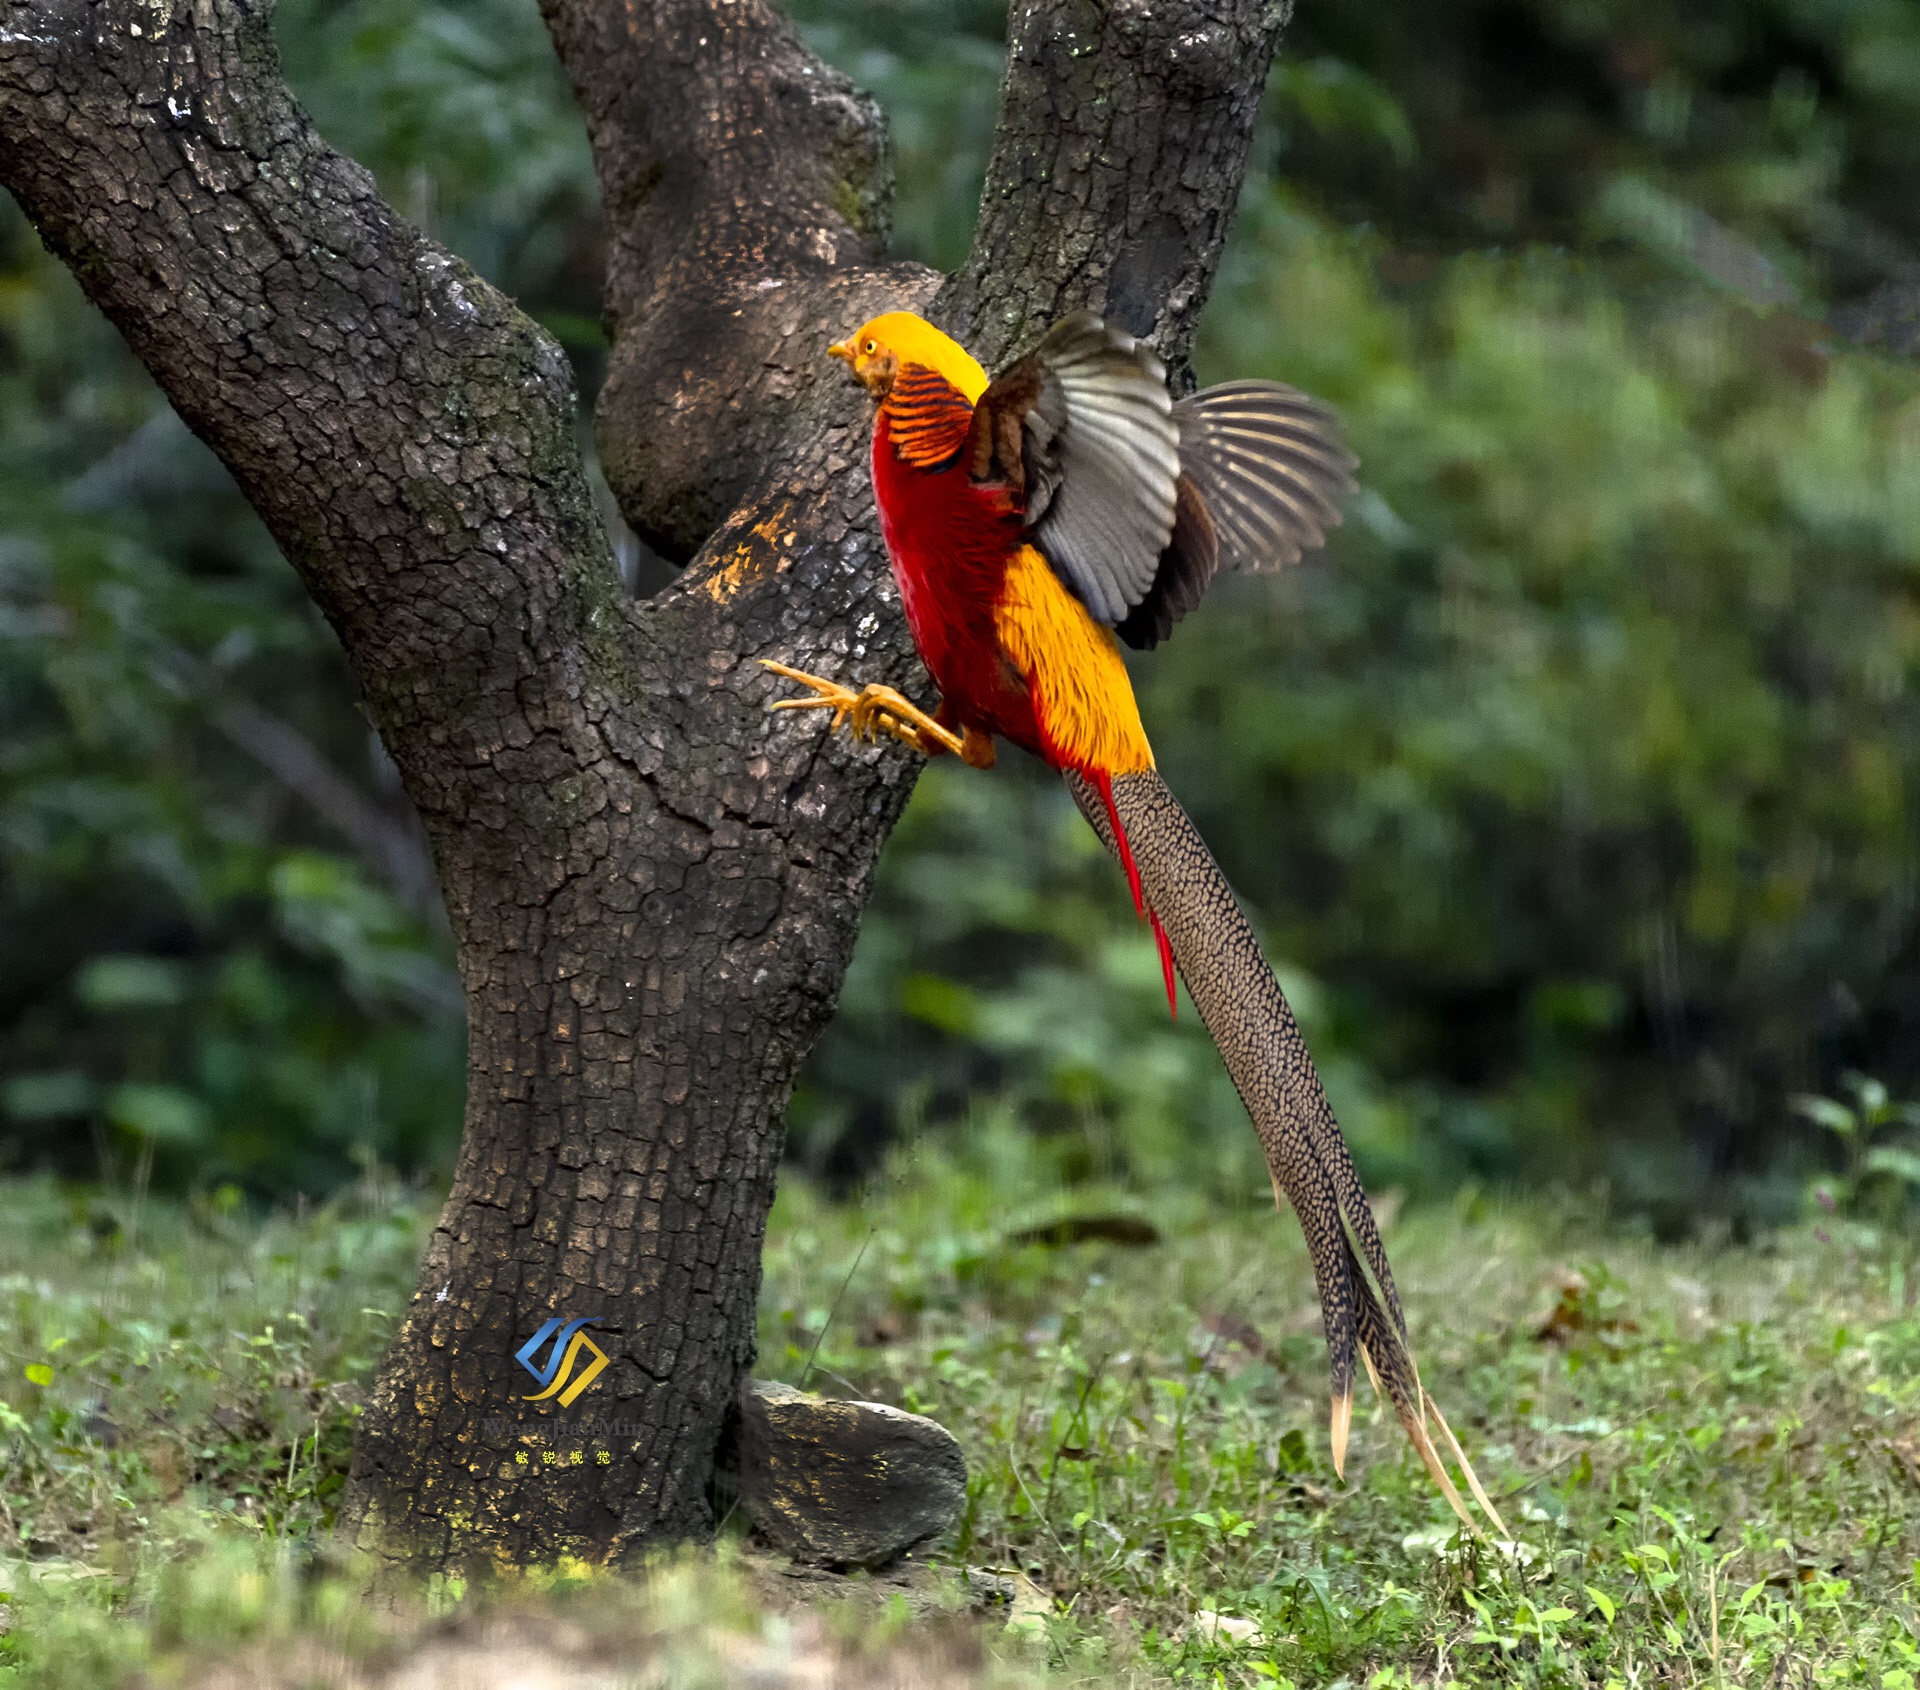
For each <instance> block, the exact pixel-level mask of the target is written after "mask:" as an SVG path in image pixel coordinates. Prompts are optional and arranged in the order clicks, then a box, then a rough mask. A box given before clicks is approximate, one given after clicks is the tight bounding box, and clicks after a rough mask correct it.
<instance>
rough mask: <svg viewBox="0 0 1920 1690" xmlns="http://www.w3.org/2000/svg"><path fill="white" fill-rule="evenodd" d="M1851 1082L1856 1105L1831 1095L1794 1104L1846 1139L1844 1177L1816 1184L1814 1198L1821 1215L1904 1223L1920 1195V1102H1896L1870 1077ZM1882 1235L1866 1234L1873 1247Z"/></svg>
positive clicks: (1796, 1110) (1812, 1188)
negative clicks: (1916, 1134)
mask: <svg viewBox="0 0 1920 1690" xmlns="http://www.w3.org/2000/svg"><path fill="white" fill-rule="evenodd" d="M1846 1078H1847V1089H1848V1091H1850V1092H1851V1093H1852V1094H1853V1103H1852V1105H1851V1106H1849V1105H1847V1104H1844V1103H1841V1102H1839V1101H1837V1100H1836V1099H1834V1098H1831V1097H1796V1098H1795V1099H1794V1100H1793V1109H1794V1113H1795V1114H1797V1115H1803V1116H1805V1117H1806V1118H1807V1119H1808V1120H1809V1121H1812V1122H1813V1123H1814V1124H1815V1125H1817V1126H1821V1127H1824V1128H1826V1130H1827V1131H1828V1132H1830V1133H1832V1134H1833V1136H1834V1137H1835V1138H1837V1139H1838V1140H1839V1141H1840V1147H1841V1153H1842V1158H1843V1165H1842V1168H1841V1171H1840V1173H1839V1175H1838V1176H1837V1177H1823V1178H1819V1179H1816V1180H1814V1181H1813V1182H1812V1184H1811V1185H1810V1187H1809V1188H1808V1197H1809V1199H1810V1201H1811V1203H1812V1206H1813V1209H1814V1212H1815V1213H1816V1214H1819V1213H1821V1212H1826V1213H1829V1214H1830V1213H1833V1212H1834V1211H1836V1210H1838V1211H1839V1212H1840V1213H1842V1214H1845V1215H1850V1216H1855V1217H1858V1218H1860V1219H1863V1220H1869V1221H1875V1222H1878V1223H1879V1224H1881V1225H1898V1224H1900V1223H1901V1222H1903V1221H1904V1220H1905V1219H1906V1218H1907V1213H1908V1206H1909V1205H1910V1203H1911V1202H1912V1200H1913V1198H1914V1196H1915V1195H1916V1194H1917V1193H1920V1152H1917V1151H1916V1147H1915V1141H1914V1139H1913V1137H1912V1133H1913V1131H1914V1130H1915V1129H1920V1103H1896V1102H1895V1101H1894V1100H1893V1099H1892V1098H1891V1097H1889V1096H1888V1095H1887V1088H1886V1087H1885V1086H1884V1085H1882V1084H1881V1083H1880V1082H1879V1081H1878V1080H1875V1079H1869V1078H1868V1077H1867V1076H1866V1075H1864V1074H1849V1075H1848V1076H1847V1077H1846ZM1902 1128H1905V1129H1906V1134H1905V1135H1904V1136H1903V1135H1902V1133H1901V1129H1902ZM1890 1129H1891V1130H1890ZM1877 1236H1878V1235H1877V1233H1876V1232H1874V1231H1873V1230H1872V1229H1871V1228H1869V1229H1866V1230H1865V1231H1863V1233H1862V1234H1861V1237H1862V1238H1863V1239H1864V1240H1865V1241H1867V1242H1870V1243H1871V1242H1875V1241H1877Z"/></svg>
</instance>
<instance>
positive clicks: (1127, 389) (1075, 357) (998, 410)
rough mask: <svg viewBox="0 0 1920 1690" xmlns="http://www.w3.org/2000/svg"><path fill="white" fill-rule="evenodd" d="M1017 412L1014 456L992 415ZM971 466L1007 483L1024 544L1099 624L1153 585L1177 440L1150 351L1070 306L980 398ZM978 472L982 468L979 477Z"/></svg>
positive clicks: (1161, 375) (1118, 615)
mask: <svg viewBox="0 0 1920 1690" xmlns="http://www.w3.org/2000/svg"><path fill="white" fill-rule="evenodd" d="M1014 408H1018V409H1019V413H1020V424H1021V441H1022V451H1021V462H1020V464H1019V466H1018V467H1017V469H1016V467H1015V466H1014V465H1012V464H1011V463H1009V462H1008V461H1007V458H1008V455H1009V454H1008V452H1007V450H1006V445H1007V443H1008V434H1009V431H1008V430H1007V428H1006V425H1005V422H1004V420H1003V419H1004V418H1005V416H1006V415H1007V414H1008V412H1009V411H1010V410H1012V409H1014ZM972 465H973V473H974V474H975V476H976V477H978V478H980V479H989V478H997V479H1002V480H1005V481H1007V482H1008V483H1009V484H1011V485H1013V486H1015V488H1016V490H1017V491H1019V492H1020V493H1021V494H1022V495H1023V496H1024V499H1025V510H1026V517H1027V521H1028V523H1029V525H1030V526H1031V528H1032V530H1033V538H1034V544H1035V545H1037V546H1038V547H1039V548H1040V550H1041V552H1042V553H1043V554H1044V555H1045V556H1046V558H1047V560H1048V562H1050V563H1051V564H1052V565H1053V567H1054V568H1055V569H1056V570H1057V571H1058V572H1059V573H1060V575H1061V576H1062V578H1063V579H1064V580H1065V581H1066V582H1067V584H1068V585H1069V586H1070V587H1071V588H1072V589H1073V590H1074V592H1075V593H1077V594H1078V595H1079V597H1080V599H1081V601H1082V602H1083V603H1084V604H1085V605H1086V607H1087V609H1088V610H1089V611H1090V612H1091V613H1092V614H1093V615H1094V616H1095V617H1096V618H1097V619H1098V620H1100V621H1102V622H1105V623H1107V624H1109V625H1112V624H1113V623H1116V622H1119V621H1121V620H1122V619H1123V618H1124V617H1125V616H1126V614H1127V612H1128V611H1129V610H1130V609H1131V608H1132V607H1133V606H1134V605H1135V604H1137V603H1139V601H1140V600H1141V599H1142V598H1144V597H1145V596H1146V595H1147V593H1148V592H1149V591H1150V590H1151V589H1152V587H1153V581H1154V576H1155V574H1156V572H1157V571H1158V569H1159V565H1160V554H1161V553H1162V552H1163V551H1164V550H1165V549H1166V546H1167V542H1168V540H1169V539H1170V538H1171V536H1172V534H1173V529H1174V509H1175V503H1176V497H1177V495H1176V484H1177V483H1178V481H1179V478H1180V436H1179V430H1178V429H1177V428H1176V427H1175V425H1174V421H1173V401H1172V400H1171V399H1170V398H1169V397H1168V394H1167V373H1166V369H1165V366H1163V365H1162V364H1161V362H1160V360H1159V359H1158V358H1156V357H1155V356H1154V354H1153V352H1152V349H1151V348H1149V347H1147V346H1144V345H1142V344H1141V343H1140V342H1139V341H1137V340H1135V339H1134V337H1133V336H1132V335H1130V334H1127V333H1126V332H1125V331H1124V330H1121V329H1117V328H1113V327H1111V326H1109V325H1108V324H1106V323H1104V322H1102V321H1101V319H1100V318H1098V317H1096V316H1095V315H1094V314H1093V313H1092V312H1090V311H1076V312H1075V313H1073V314H1072V315H1071V316H1068V317H1063V318H1062V319H1061V320H1060V321H1059V322H1058V323H1056V324H1055V325H1054V326H1053V328H1051V329H1050V330H1049V331H1048V332H1047V334H1046V336H1045V338H1044V339H1042V340H1041V342H1040V344H1039V345H1038V346H1037V347H1035V348H1034V350H1033V351H1032V352H1031V353H1030V354H1028V356H1027V357H1025V358H1023V359H1021V360H1019V361H1018V362H1017V363H1016V364H1014V365H1013V366H1012V367H1011V368H1009V369H1008V370H1007V371H1006V372H1005V373H1004V374H1002V375H1001V376H1000V377H999V379H998V380H996V381H995V382H994V383H993V385H992V386H991V387H989V388H988V389H987V391H986V392H985V393H984V394H983V395H982V396H981V399H980V403H979V405H978V407H976V421H975V428H974V455H973V459H972ZM983 472H984V473H983Z"/></svg>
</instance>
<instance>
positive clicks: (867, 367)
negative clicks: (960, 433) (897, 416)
mask: <svg viewBox="0 0 1920 1690" xmlns="http://www.w3.org/2000/svg"><path fill="white" fill-rule="evenodd" d="M827 351H828V352H829V353H831V354H832V355H833V356H834V357H836V358H838V359H839V360H840V361H841V362H842V363H844V364H845V365H846V366H847V368H848V369H849V370H851V371H852V372H853V379H854V380H855V381H857V382H859V384H860V385H861V386H862V387H864V388H865V389H866V390H867V391H868V392H869V393H871V394H872V395H873V396H874V398H876V399H884V398H886V396H887V395H888V394H889V393H891V392H892V391H893V382H894V377H896V376H897V375H899V373H900V366H901V365H902V364H925V365H926V366H927V368H929V369H931V370H937V371H938V372H939V373H940V374H941V375H943V376H945V377H946V378H947V380H948V381H950V382H952V383H953V385H954V386H955V387H957V388H958V389H959V390H960V391H961V392H962V393H964V394H965V395H966V396H967V398H968V399H969V400H974V399H978V398H979V397H980V395H981V394H982V393H984V392H985V391H986V386H987V373H986V371H985V370H983V369H981V368H980V366H979V364H978V363H976V362H975V361H974V359H973V357H972V355H971V354H970V353H969V352H968V351H967V349H966V348H965V347H964V346H962V345H961V344H960V343H959V342H958V341H957V340H955V339H953V338H952V337H951V336H950V335H944V334H942V333H941V332H940V331H939V330H938V329H936V328H935V327H934V326H933V325H932V324H931V323H929V322H928V321H927V320H926V319H925V318H924V317H916V316H915V315H914V314H913V313H912V312H911V311H889V312H887V313H886V314H885V315H884V316H880V317H875V318H874V319H873V320H872V321H871V322H868V323H864V324H862V325H861V326H860V327H859V328H858V329H856V330H855V331H854V332H853V333H852V334H850V335H848V336H847V338H846V339H845V340H842V341H838V342H836V343H835V344H834V345H832V346H829V347H828V348H827Z"/></svg>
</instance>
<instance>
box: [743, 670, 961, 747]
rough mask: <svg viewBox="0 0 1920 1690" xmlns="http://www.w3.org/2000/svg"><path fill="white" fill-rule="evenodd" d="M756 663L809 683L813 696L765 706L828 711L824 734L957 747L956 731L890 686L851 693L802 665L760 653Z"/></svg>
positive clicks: (873, 686)
mask: <svg viewBox="0 0 1920 1690" xmlns="http://www.w3.org/2000/svg"><path fill="white" fill-rule="evenodd" d="M760 662H761V665H762V667H764V668H767V669H771V670H772V671H773V672H774V673H775V674H776V675H784V676H785V677H786V678H787V679H788V680H790V681H798V682H799V683H800V684H801V685H802V686H806V687H811V688H812V689H813V691H814V694H815V696H814V697H812V698H780V699H775V700H774V702H773V703H772V705H770V706H769V708H770V709H774V710H831V711H832V712H833V725H832V728H831V729H829V732H836V733H837V732H838V731H839V730H840V729H841V728H842V727H843V726H844V727H848V728H850V729H851V730H852V732H853V737H854V738H855V739H861V740H868V741H871V740H874V739H876V738H877V737H878V736H879V735H880V734H881V733H883V732H884V733H890V734H892V735H893V737H894V738H895V739H897V740H899V741H900V742H901V743H902V744H905V745H910V746H912V747H913V748H914V750H916V751H925V750H927V749H928V741H929V740H931V741H933V742H935V743H937V744H938V745H940V746H942V747H944V748H945V749H946V750H948V751H951V752H954V753H955V754H959V753H960V752H961V751H962V743H961V739H960V736H959V735H958V734H956V733H955V732H954V731H953V730H952V729H951V728H948V727H945V726H943V725H942V724H941V723H939V722H936V721H935V720H934V719H933V718H932V717H931V716H929V715H928V714H927V713H926V712H925V711H924V710H922V709H921V708H920V707H919V706H918V705H917V704H915V703H913V702H912V700H910V699H907V698H904V697H902V696H901V695H900V694H899V693H898V692H896V691H895V690H894V689H893V688H892V687H886V686H881V685H880V684H879V683H878V682H871V683H869V684H868V685H867V686H864V687H862V688H861V689H860V691H858V692H855V691H854V690H853V689H852V688H851V687H844V686H842V685H841V684H840V683H839V682H838V681H829V680H827V679H826V678H825V677H824V676H822V675H809V674H808V673H807V672H806V671H805V670H803V669H790V668H789V667H788V666H787V665H786V664H784V663H776V662H774V660H773V659H772V658H770V657H763V658H761V659H760Z"/></svg>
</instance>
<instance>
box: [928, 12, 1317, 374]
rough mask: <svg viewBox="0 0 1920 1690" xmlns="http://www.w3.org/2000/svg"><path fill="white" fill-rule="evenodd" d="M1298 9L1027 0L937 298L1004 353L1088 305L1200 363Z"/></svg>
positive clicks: (1011, 27) (990, 355) (1014, 19)
mask: <svg viewBox="0 0 1920 1690" xmlns="http://www.w3.org/2000/svg"><path fill="white" fill-rule="evenodd" d="M1290 9H1291V8H1290V5H1289V3H1288V0H1205V3H1202V4H1186V5H1180V4H1173V5H1169V4H1165V3H1162V0H1029V3H1027V4H1025V5H1016V6H1015V7H1014V9H1013V12H1012V15H1011V16H1010V17H1009V18H1008V20H1007V70H1006V76H1005V78H1004V80H1003V81H1002V83H1001V90H1000V122H999V127H998V129H997V130H996V132H995V136H994V146H993V155H992V157H991V159H990V160H989V161H988V164H987V179H986V187H985V190H984V191H983V192H982V194H981V196H980V221H979V224H978V225H977V227H976V228H975V230H974V236H973V247H972V250H971V251H970V252H969V254H968V256H967V262H966V263H965V265H963V266H962V267H961V269H960V271H959V272H958V274H956V275H955V276H954V278H953V280H952V281H951V283H949V285H948V287H947V289H946V290H945V292H944V293H943V294H942V295H941V298H940V303H939V306H938V307H937V310H938V312H939V314H940V316H941V319H942V321H943V322H946V323H948V324H949V325H952V324H958V325H961V326H962V328H964V329H965V330H966V331H968V335H969V338H968V344H969V346H970V347H971V348H972V350H973V351H974V353H975V354H976V355H977V356H978V357H979V358H980V360H981V362H982V363H984V364H985V365H986V366H987V368H988V369H992V368H994V367H995V366H996V365H997V364H998V363H999V362H1000V361H1001V360H1002V359H1004V358H1005V357H1007V355H1008V354H1009V353H1011V352H1012V351H1013V350H1014V349H1015V348H1016V347H1018V346H1020V345H1021V344H1022V343H1024V342H1026V341H1028V340H1031V339H1033V338H1035V337H1037V336H1038V335H1039V334H1040V333H1041V332H1042V331H1044V330H1045V329H1046V327H1047V326H1048V325H1049V324H1050V323H1052V322H1054V321H1055V320H1056V319H1057V318H1059V317H1061V316H1064V315H1065V314H1066V313H1067V312H1068V311H1073V310H1078V309H1081V308H1082V307H1085V308H1087V309H1091V310H1095V311H1098V312H1100V313H1101V314H1102V315H1103V316H1105V317H1107V318H1108V319H1110V320H1111V321H1113V322H1116V323H1118V324H1120V326H1121V327H1123V328H1125V329H1127V330H1128V331H1129V332H1130V333H1132V334H1136V335H1139V336H1141V337H1142V338H1145V339H1150V340H1152V341H1153V342H1154V344H1155V345H1156V346H1157V347H1158V348H1159V349H1160V351H1161V353H1162V354H1163V355H1164V356H1165V357H1166V358H1167V360H1168V362H1169V363H1170V364H1171V365H1173V366H1174V367H1176V368H1178V367H1180V366H1183V365H1184V364H1185V362H1186V358H1187V355H1188V353H1189V351H1190V350H1191V348H1192V345H1193V334H1194V329H1195V327H1196V326H1197V324H1198V322H1199V319H1200V311H1201V308H1202V307H1203V306H1204V305H1205V304H1206V302H1207V294H1208V292H1209V290H1210V289H1211V288H1212V286H1213V277H1214V272H1215V271H1216V270H1217V269H1218V268H1219V264H1220V254H1221V251H1222V249H1223V248H1224V246H1225V245H1226V238H1227V227H1228V225H1229V223H1230V222H1231V221H1232V218H1233V212H1234V207H1235V206H1236V205H1237V204H1238V203H1239V199H1240V185H1241V183H1242V181H1243V180H1244V179H1245V176H1246V168H1247V152H1248V148H1249V146H1250V144H1251V142H1252V140H1253V125H1254V119H1255V118H1256V117H1257V116H1258V114H1259V110H1260V99H1261V95H1262V94H1263V93H1264V91H1265V89H1266V82H1267V68H1268V66H1269V65H1270V64H1271V63H1272V61H1273V52H1274V47H1275V45H1276V44H1277V43H1278V41H1279V38H1280V30H1281V28H1282V26H1283V25H1284V24H1285V22H1286V20H1287V16H1288V13H1289V11H1290Z"/></svg>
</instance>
